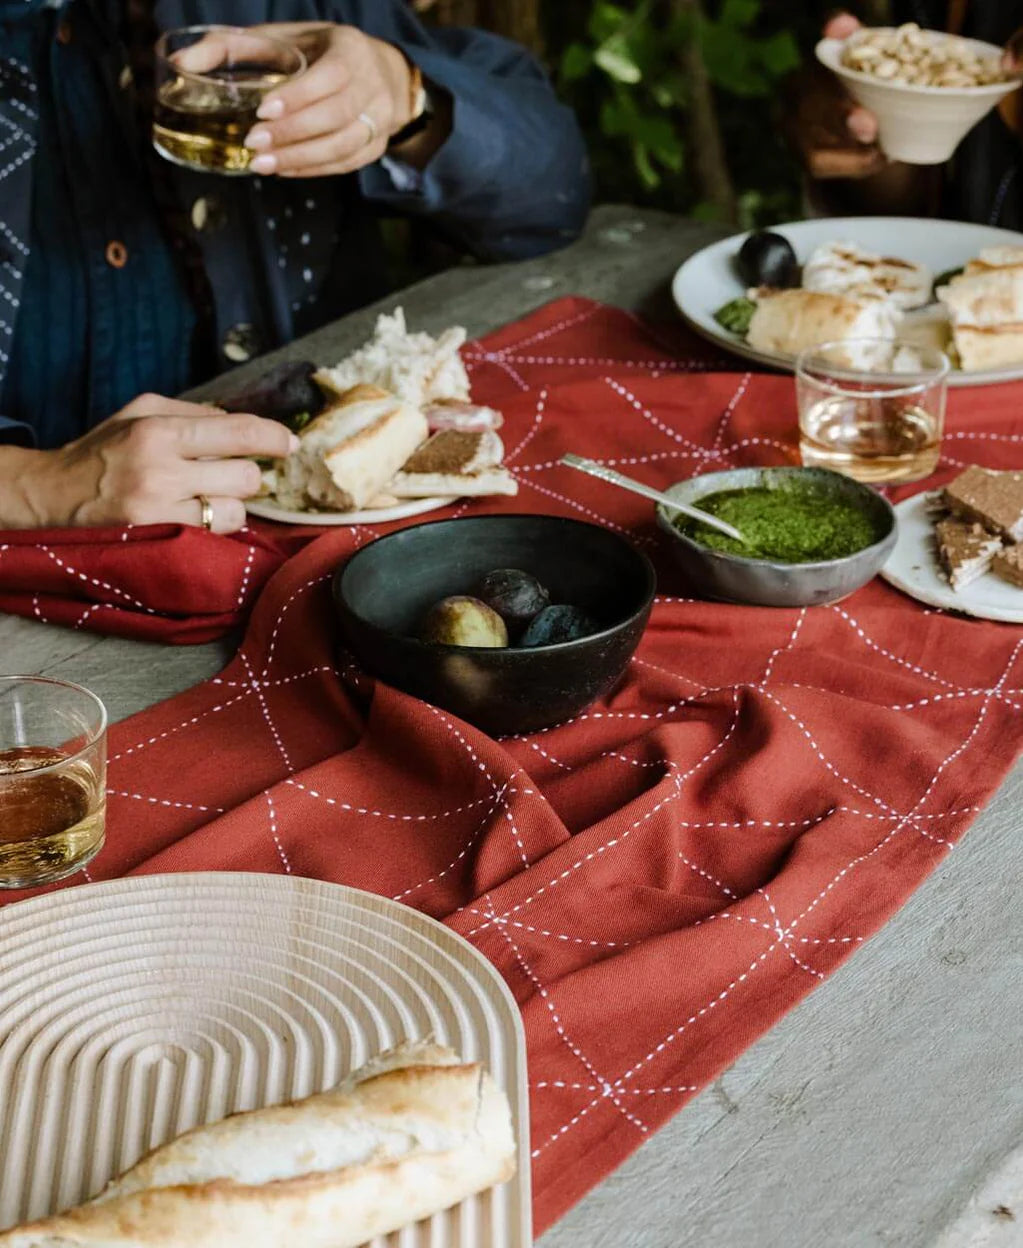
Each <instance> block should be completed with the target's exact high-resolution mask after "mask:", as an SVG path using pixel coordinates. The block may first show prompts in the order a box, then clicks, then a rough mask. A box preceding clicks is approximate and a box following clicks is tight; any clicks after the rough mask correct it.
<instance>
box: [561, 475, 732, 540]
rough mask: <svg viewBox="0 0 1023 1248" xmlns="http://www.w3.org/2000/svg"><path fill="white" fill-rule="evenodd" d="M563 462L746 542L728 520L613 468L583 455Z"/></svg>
mask: <svg viewBox="0 0 1023 1248" xmlns="http://www.w3.org/2000/svg"><path fill="white" fill-rule="evenodd" d="M561 462H562V463H563V464H565V465H567V466H568V467H569V468H577V469H578V470H579V471H580V472H587V473H589V475H590V476H591V477H597V478H598V479H599V480H601V481H607V482H609V483H610V484H611V485H618V486H621V488H622V489H623V490H631V492H632V493H633V494H640V495H642V496H643V498H649V499H652V500H653V501H654V502H655V503H660V504H661V505H662V506H664V507H670V508H671V509H672V510H673V511H678V512H681V513H682V515H684V516H688V517H689V518H690V519H691V520H699V521H700V523H701V524H706V525H708V526H709V527H710V528H712V529H717V530H718V531H719V532H721V533H724V534H725V535H726V536H728V537H731V538H734V539H735V540H736V541H737V542H741V541H743V540H744V539H743V536H742V534H741V533H740V532H739V530H738V529H737V528H735V527H734V526H733V525H731V524H729V523H728V522H727V521H726V520H719V519H718V517H717V516H712V515H711V514H710V513H709V512H706V511H700V509H699V508H698V507H690V506H689V505H688V504H687V503H677V502H675V500H674V499H672V498H668V496H667V495H666V494H662V493H661V492H660V490H655V489H653V488H652V487H651V486H649V485H644V484H643V482H642V481H635V480H633V478H632V477H626V476H624V475H623V474H622V473H620V472H615V470H614V469H613V468H606V467H605V466H604V465H603V464H598V463H597V462H596V461H595V460H592V459H584V458H583V457H582V456H581V455H562V457H561Z"/></svg>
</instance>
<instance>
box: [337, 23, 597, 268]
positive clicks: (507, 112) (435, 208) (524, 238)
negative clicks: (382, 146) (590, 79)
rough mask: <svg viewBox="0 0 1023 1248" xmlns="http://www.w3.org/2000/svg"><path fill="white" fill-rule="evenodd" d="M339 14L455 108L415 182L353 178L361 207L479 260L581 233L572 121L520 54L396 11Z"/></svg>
mask: <svg viewBox="0 0 1023 1248" xmlns="http://www.w3.org/2000/svg"><path fill="white" fill-rule="evenodd" d="M340 7H344V8H345V9H347V10H349V12H350V15H349V20H352V18H353V17H354V20H355V21H356V23H357V24H358V25H359V26H361V27H362V29H363V30H364V31H365V32H366V33H367V34H371V35H376V36H377V37H378V38H381V39H386V40H387V41H388V42H390V43H393V44H394V45H395V46H396V47H398V48H400V49H401V50H402V52H404V53H405V55H406V56H407V57H408V58H409V60H410V61H412V62H413V63H414V64H416V65H418V67H419V69H420V70H421V71H422V73H423V76H424V77H425V78H426V80H427V81H428V82H429V83H430V84H432V85H433V86H434V87H438V88H440V89H441V90H443V91H446V92H447V93H448V94H449V95H450V96H451V98H452V101H453V123H452V131H451V134H450V135H449V136H448V138H447V140H446V141H445V142H444V144H443V146H442V147H441V148H440V150H439V151H438V152H436V153H435V155H434V156H433V158H432V159H431V161H430V163H429V164H428V165H427V167H426V169H425V170H423V172H422V174H421V175H420V176H419V177H417V178H411V177H402V176H401V175H400V174H399V176H398V177H395V168H394V166H395V164H396V163H397V162H393V161H386V162H385V161H379V162H377V163H376V164H374V165H370V166H368V167H367V168H365V169H362V170H361V171H360V173H359V181H360V187H361V190H362V193H363V195H365V196H366V198H367V199H369V200H371V201H373V202H375V203H377V204H380V205H381V206H384V207H388V208H391V209H393V210H395V211H399V212H403V213H412V214H416V215H423V216H429V217H430V218H431V220H433V221H434V222H435V223H436V225H437V226H438V227H439V228H440V229H441V230H442V231H443V232H444V233H446V234H448V235H449V237H451V238H452V239H453V240H454V241H455V242H456V243H458V244H460V245H461V246H462V247H464V248H466V249H467V250H468V251H470V252H471V253H472V254H474V255H475V256H477V257H478V258H479V259H484V260H511V259H522V258H526V257H529V256H535V255H541V254H543V253H544V252H546V251H552V250H554V249H555V248H557V247H561V246H564V245H565V244H566V243H568V242H569V241H571V240H572V239H573V238H575V237H576V236H577V235H578V234H579V232H580V230H581V229H582V226H583V224H584V223H585V220H586V214H587V212H588V210H589V199H590V180H589V168H588V164H587V159H586V152H585V147H584V145H583V141H582V137H581V135H580V133H579V128H578V125H577V124H576V120H575V117H574V115H573V113H572V112H571V110H570V109H568V108H566V107H565V106H564V105H562V104H561V103H560V102H559V101H558V99H557V97H556V96H555V94H554V91H553V89H552V88H551V85H550V83H549V81H548V80H547V77H546V76H545V74H544V73H543V71H542V69H541V68H540V66H539V65H538V64H537V62H536V61H535V60H534V59H533V58H532V57H531V56H530V55H529V53H528V52H526V50H525V49H524V48H521V47H519V46H518V45H517V44H514V43H511V42H509V41H508V40H506V39H502V38H500V37H498V36H497V35H490V34H487V33H485V32H483V31H479V30H466V29H454V28H439V29H431V30H427V29H426V28H425V27H423V26H422V25H421V23H420V22H419V21H418V19H416V18H415V17H414V16H413V14H412V13H411V12H410V11H409V10H408V9H406V8H405V6H404V5H399V4H397V3H385V4H380V3H379V0H354V2H353V3H349V4H345V5H343V6H340ZM388 164H391V168H388ZM406 168H407V167H406Z"/></svg>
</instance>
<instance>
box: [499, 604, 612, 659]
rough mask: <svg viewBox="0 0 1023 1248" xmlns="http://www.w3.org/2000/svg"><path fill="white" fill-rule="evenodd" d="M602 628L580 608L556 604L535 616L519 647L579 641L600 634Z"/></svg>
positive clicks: (520, 640)
mask: <svg viewBox="0 0 1023 1248" xmlns="http://www.w3.org/2000/svg"><path fill="white" fill-rule="evenodd" d="M600 629H601V626H600V625H599V624H598V623H597V622H596V620H594V619H593V618H592V617H591V616H589V615H587V614H586V612H585V611H583V610H581V609H580V608H579V607H571V606H566V605H565V604H564V603H555V604H553V605H552V606H549V607H545V608H544V609H543V610H542V611H541V612H540V614H539V615H537V616H534V617H533V619H532V620H531V621H530V623H529V627H528V628H527V629H526V631H525V632H524V633H523V634H522V637H521V638H520V639H519V645H520V646H523V647H526V648H529V649H532V648H533V647H534V646H554V645H557V644H558V643H559V642H562V641H578V640H579V638H580V637H589V636H590V634H591V633H599V632H600Z"/></svg>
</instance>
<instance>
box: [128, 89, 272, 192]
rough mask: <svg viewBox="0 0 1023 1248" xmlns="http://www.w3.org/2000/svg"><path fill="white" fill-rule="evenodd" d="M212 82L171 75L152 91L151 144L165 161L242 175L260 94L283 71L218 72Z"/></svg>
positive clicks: (249, 155) (251, 154) (248, 159)
mask: <svg viewBox="0 0 1023 1248" xmlns="http://www.w3.org/2000/svg"><path fill="white" fill-rule="evenodd" d="M220 74H221V76H220V77H219V78H218V79H217V80H216V81H213V82H197V81H195V80H193V79H189V78H180V77H179V78H171V79H170V80H169V81H167V82H165V83H163V84H162V85H161V87H160V89H159V91H158V92H157V97H156V108H155V111H154V114H153V145H154V146H155V147H156V150H157V151H158V152H159V153H160V154H161V155H162V156H166V157H167V159H168V160H172V161H174V162H175V163H176V164H179V165H187V166H189V167H190V168H193V169H195V168H199V169H207V170H211V171H213V172H216V173H227V174H242V173H245V172H246V171H247V170H248V167H249V164H250V163H251V161H252V159H253V157H254V156H256V155H257V153H256V152H254V151H251V150H250V149H249V148H247V147H246V146H245V136H246V135H247V134H248V132H249V131H250V130H251V129H252V127H253V126H254V125H255V124H256V120H257V118H256V109H258V108H259V105H260V102H261V101H262V99H263V96H264V95H266V93H267V92H268V91H269V90H270V89H271V88H272V87H274V86H276V84H277V83H279V82H283V81H284V79H285V77H286V75H285V74H275V73H263V72H259V71H252V70H243V69H239V70H221V71H220Z"/></svg>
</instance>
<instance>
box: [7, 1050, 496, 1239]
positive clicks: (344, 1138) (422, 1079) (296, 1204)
mask: <svg viewBox="0 0 1023 1248" xmlns="http://www.w3.org/2000/svg"><path fill="white" fill-rule="evenodd" d="M397 1061H398V1062H400V1063H401V1064H399V1065H394V1064H393V1063H394V1058H393V1057H392V1055H385V1057H384V1059H383V1067H382V1068H381V1067H380V1065H379V1064H378V1065H377V1066H376V1067H375V1068H374V1067H371V1068H370V1070H369V1072H368V1073H365V1075H364V1074H363V1072H356V1075H354V1076H352V1077H351V1078H349V1079H348V1080H346V1081H345V1083H343V1084H342V1085H340V1087H338V1088H337V1089H334V1090H333V1091H330V1092H325V1093H321V1094H319V1095H317V1096H312V1097H308V1098H307V1099H305V1100H303V1101H298V1102H294V1103H292V1104H288V1105H281V1106H273V1107H270V1108H268V1109H263V1110H258V1111H254V1112H252V1113H244V1114H236V1115H233V1116H232V1117H230V1118H227V1119H224V1120H222V1121H221V1122H219V1123H213V1124H211V1125H210V1126H206V1127H198V1128H196V1129H195V1130H193V1131H189V1132H187V1133H186V1134H185V1135H183V1136H180V1137H179V1138H178V1139H176V1140H173V1141H171V1142H170V1143H169V1144H166V1145H164V1146H163V1147H162V1148H158V1149H156V1150H155V1151H154V1152H152V1153H150V1154H149V1155H148V1156H147V1157H145V1158H143V1159H142V1160H141V1161H140V1162H139V1163H138V1164H137V1165H136V1166H135V1167H133V1168H132V1169H131V1170H129V1171H127V1172H126V1174H124V1175H123V1176H122V1177H121V1178H120V1179H118V1180H116V1181H115V1182H113V1183H111V1184H110V1185H109V1186H108V1188H107V1189H106V1190H105V1191H104V1192H103V1193H101V1194H100V1196H98V1197H97V1198H96V1199H94V1200H92V1201H90V1202H88V1203H87V1204H85V1205H80V1206H78V1207H77V1208H75V1209H72V1210H70V1211H69V1212H67V1213H65V1214H62V1215H58V1216H56V1217H51V1218H46V1219H43V1220H41V1221H38V1222H35V1223H32V1224H29V1225H27V1226H23V1227H21V1228H15V1229H14V1230H11V1231H7V1232H6V1233H0V1248H86V1246H88V1248H193V1246H194V1245H210V1246H213V1245H215V1246H216V1248H280V1246H281V1245H295V1246H296V1248H297V1246H298V1245H301V1246H302V1248H357V1246H358V1245H360V1244H363V1243H365V1241H366V1240H368V1239H371V1238H373V1236H375V1235H380V1234H385V1233H387V1232H389V1231H392V1230H395V1229H397V1228H398V1227H400V1226H404V1225H406V1224H408V1223H409V1222H413V1221H417V1220H418V1219H420V1218H423V1217H428V1216H430V1215H431V1214H433V1213H436V1212H438V1211H439V1210H440V1209H444V1208H447V1207H448V1206H450V1205H453V1204H456V1203H458V1202H459V1201H460V1200H463V1199H465V1198H466V1197H467V1196H469V1195H472V1194H473V1193H475V1192H479V1191H482V1190H484V1189H485V1188H487V1187H490V1186H492V1185H493V1184H496V1183H502V1182H505V1181H506V1180H507V1179H509V1178H511V1176H512V1175H513V1174H514V1172H515V1146H514V1137H513V1133H512V1125H511V1115H510V1111H509V1107H508V1103H507V1100H506V1099H505V1097H504V1094H503V1093H502V1092H501V1091H500V1089H499V1088H498V1087H497V1086H496V1084H495V1083H494V1081H493V1080H492V1079H491V1077H490V1076H489V1074H487V1072H486V1071H485V1070H484V1069H483V1068H482V1067H481V1066H479V1065H477V1064H473V1063H462V1062H460V1061H459V1060H458V1058H457V1056H456V1055H454V1054H453V1053H451V1051H450V1050H445V1049H441V1048H438V1047H437V1046H422V1045H420V1046H410V1047H409V1048H408V1049H407V1050H405V1051H403V1052H401V1053H399V1054H398V1055H397ZM353 1135H355V1136H357V1151H361V1153H362V1155H361V1156H359V1157H358V1158H357V1159H356V1160H353V1161H350V1162H349V1163H348V1164H344V1165H340V1166H336V1167H333V1168H328V1169H315V1168H308V1158H307V1160H306V1168H305V1169H303V1168H302V1167H303V1161H302V1155H301V1153H296V1151H295V1144H296V1141H298V1142H299V1143H301V1142H302V1140H303V1139H304V1140H306V1141H307V1142H308V1148H307V1149H306V1152H307V1153H308V1152H310V1151H311V1152H313V1153H315V1152H316V1149H317V1147H319V1148H320V1152H321V1154H322V1155H325V1156H327V1157H329V1155H330V1150H331V1148H332V1147H335V1146H339V1147H340V1148H341V1151H342V1152H343V1151H344V1150H345V1148H347V1147H348V1146H349V1142H350V1139H351V1137H352V1136H353ZM266 1162H269V1163H270V1164H271V1165H273V1164H274V1163H278V1162H279V1163H280V1164H279V1167H278V1168H279V1169H280V1170H281V1171H282V1173H280V1174H278V1175H275V1176H273V1177H269V1178H267V1177H265V1173H263V1171H265V1165H263V1163H266ZM261 1166H262V1169H261ZM246 1171H249V1172H251V1173H259V1174H263V1178H262V1181H260V1182H249V1181H246ZM183 1174H184V1175H185V1176H186V1177H187V1178H188V1179H189V1181H186V1182H181V1181H175V1180H176V1179H180V1178H181V1176H182V1175H183Z"/></svg>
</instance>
